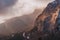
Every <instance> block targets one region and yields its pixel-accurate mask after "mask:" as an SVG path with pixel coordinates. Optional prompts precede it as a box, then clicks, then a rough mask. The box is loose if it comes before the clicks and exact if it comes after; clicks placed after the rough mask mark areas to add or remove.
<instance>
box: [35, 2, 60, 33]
mask: <svg viewBox="0 0 60 40" xmlns="http://www.w3.org/2000/svg"><path fill="white" fill-rule="evenodd" d="M59 7H60V4H58V2H57V1H54V2H51V3H49V4H48V5H47V7H46V8H45V9H44V11H43V12H42V14H40V15H39V16H38V17H37V18H36V21H35V27H38V31H40V32H42V31H43V32H52V31H53V30H55V24H57V23H56V20H57V18H58V15H59V10H60V8H59Z"/></svg>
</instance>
